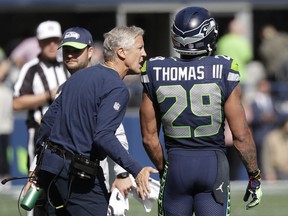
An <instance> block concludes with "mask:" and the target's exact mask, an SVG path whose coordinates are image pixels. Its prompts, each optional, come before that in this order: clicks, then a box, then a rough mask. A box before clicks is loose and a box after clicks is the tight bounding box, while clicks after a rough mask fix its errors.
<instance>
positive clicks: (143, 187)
mask: <svg viewBox="0 0 288 216" xmlns="http://www.w3.org/2000/svg"><path fill="white" fill-rule="evenodd" d="M150 173H158V171H157V170H156V169H154V168H152V167H144V168H143V169H142V170H141V171H140V172H139V173H138V175H137V176H136V178H135V180H136V184H137V193H138V194H139V196H140V198H141V199H142V200H144V199H145V197H148V195H149V194H150V187H149V177H150Z"/></svg>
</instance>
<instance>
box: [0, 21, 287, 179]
mask: <svg viewBox="0 0 288 216" xmlns="http://www.w3.org/2000/svg"><path fill="white" fill-rule="evenodd" d="M243 25H245V23H242V22H241V21H240V20H237V19H233V20H232V21H231V22H230V23H229V25H228V28H227V30H226V31H225V33H224V34H223V35H222V36H221V37H220V38H219V43H218V48H217V53H216V54H217V55H227V56H230V57H232V58H233V59H235V60H236V61H237V62H238V64H239V70H240V74H241V85H242V89H243V104H244V106H245V110H246V115H247V119H248V121H249V126H250V127H251V129H252V132H253V136H254V139H255V143H256V146H257V150H258V161H259V164H260V169H261V170H262V172H263V178H264V179H265V180H268V181H270V182H273V181H275V180H288V157H287V156H286V155H287V153H288V85H287V83H288V33H287V32H282V31H278V30H277V29H276V27H275V26H273V25H270V24H269V25H266V26H264V27H263V29H262V30H261V44H260V46H259V47H258V49H257V50H255V51H253V49H252V45H251V44H250V43H249V40H247V38H245V36H244V35H245V32H244V31H245V28H244V27H243ZM147 37H149V35H147ZM39 52H40V48H39V45H38V40H37V38H36V37H29V38H26V39H24V40H23V41H21V42H20V43H19V44H17V46H15V48H14V49H13V50H12V52H11V54H10V55H9V56H7V55H6V54H5V52H4V50H3V49H0V179H3V178H6V177H8V176H9V175H10V171H9V160H8V157H7V155H8V154H7V152H8V148H9V143H10V138H11V134H12V133H13V128H14V115H15V112H14V110H13V106H12V103H13V86H14V84H15V82H16V81H17V79H18V74H19V71H20V70H21V68H22V67H23V65H24V64H25V63H26V62H28V61H29V60H31V59H33V58H35V57H37V55H38V54H39ZM255 52H258V55H259V56H260V57H261V59H260V60H257V61H255V59H254V56H255ZM94 54H95V56H94V57H93V58H92V59H93V62H94V64H96V63H101V62H102V60H103V53H102V42H101V41H95V52H94ZM59 58H61V50H60V51H59ZM124 81H125V83H126V84H127V86H128V88H129V91H130V103H129V108H131V109H132V108H135V109H137V108H139V105H140V101H141V91H142V86H141V83H140V80H139V77H138V76H128V77H126V78H125V80H124ZM225 132H226V143H227V149H228V152H227V154H228V158H229V160H230V162H231V163H230V164H231V168H230V170H231V180H237V179H239V169H241V161H240V159H239V158H238V156H235V154H236V151H235V150H234V148H233V147H232V142H233V138H232V137H231V133H230V131H229V125H227V124H226V131H225Z"/></svg>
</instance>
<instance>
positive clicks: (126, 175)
mask: <svg viewBox="0 0 288 216" xmlns="http://www.w3.org/2000/svg"><path fill="white" fill-rule="evenodd" d="M128 176H129V173H128V172H122V173H119V174H118V175H117V176H116V177H117V178H119V179H124V178H127V177H128Z"/></svg>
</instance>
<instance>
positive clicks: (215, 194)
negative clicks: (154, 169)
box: [158, 150, 230, 216]
mask: <svg viewBox="0 0 288 216" xmlns="http://www.w3.org/2000/svg"><path fill="white" fill-rule="evenodd" d="M229 188H230V186H229V164H228V160H227V158H226V155H225V154H224V153H223V152H222V151H190V150H172V151H170V152H169V153H168V160H167V164H166V167H165V171H164V174H163V178H162V180H161V188H160V195H159V201H158V204H159V216H160V215H164V216H191V215H192V213H194V212H195V213H196V215H197V216H207V215H213V216H224V215H225V216H226V215H229V212H230V205H229V203H230V199H229V194H230V189H229Z"/></svg>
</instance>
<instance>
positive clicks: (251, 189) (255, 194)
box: [243, 169, 262, 210]
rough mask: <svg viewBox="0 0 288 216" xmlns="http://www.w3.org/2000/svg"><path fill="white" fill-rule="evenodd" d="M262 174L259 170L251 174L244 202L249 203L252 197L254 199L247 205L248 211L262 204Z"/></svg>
mask: <svg viewBox="0 0 288 216" xmlns="http://www.w3.org/2000/svg"><path fill="white" fill-rule="evenodd" d="M260 173H261V172H260V170H259V169H258V170H257V171H255V172H253V173H249V183H248V186H247V189H246V193H245V195H244V198H243V200H244V201H245V202H247V201H248V199H249V197H250V195H251V197H252V201H251V202H250V203H248V204H247V205H246V209H247V210H248V209H250V208H253V207H255V206H257V205H258V204H259V203H260V202H261V197H262V188H261V175H260Z"/></svg>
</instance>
